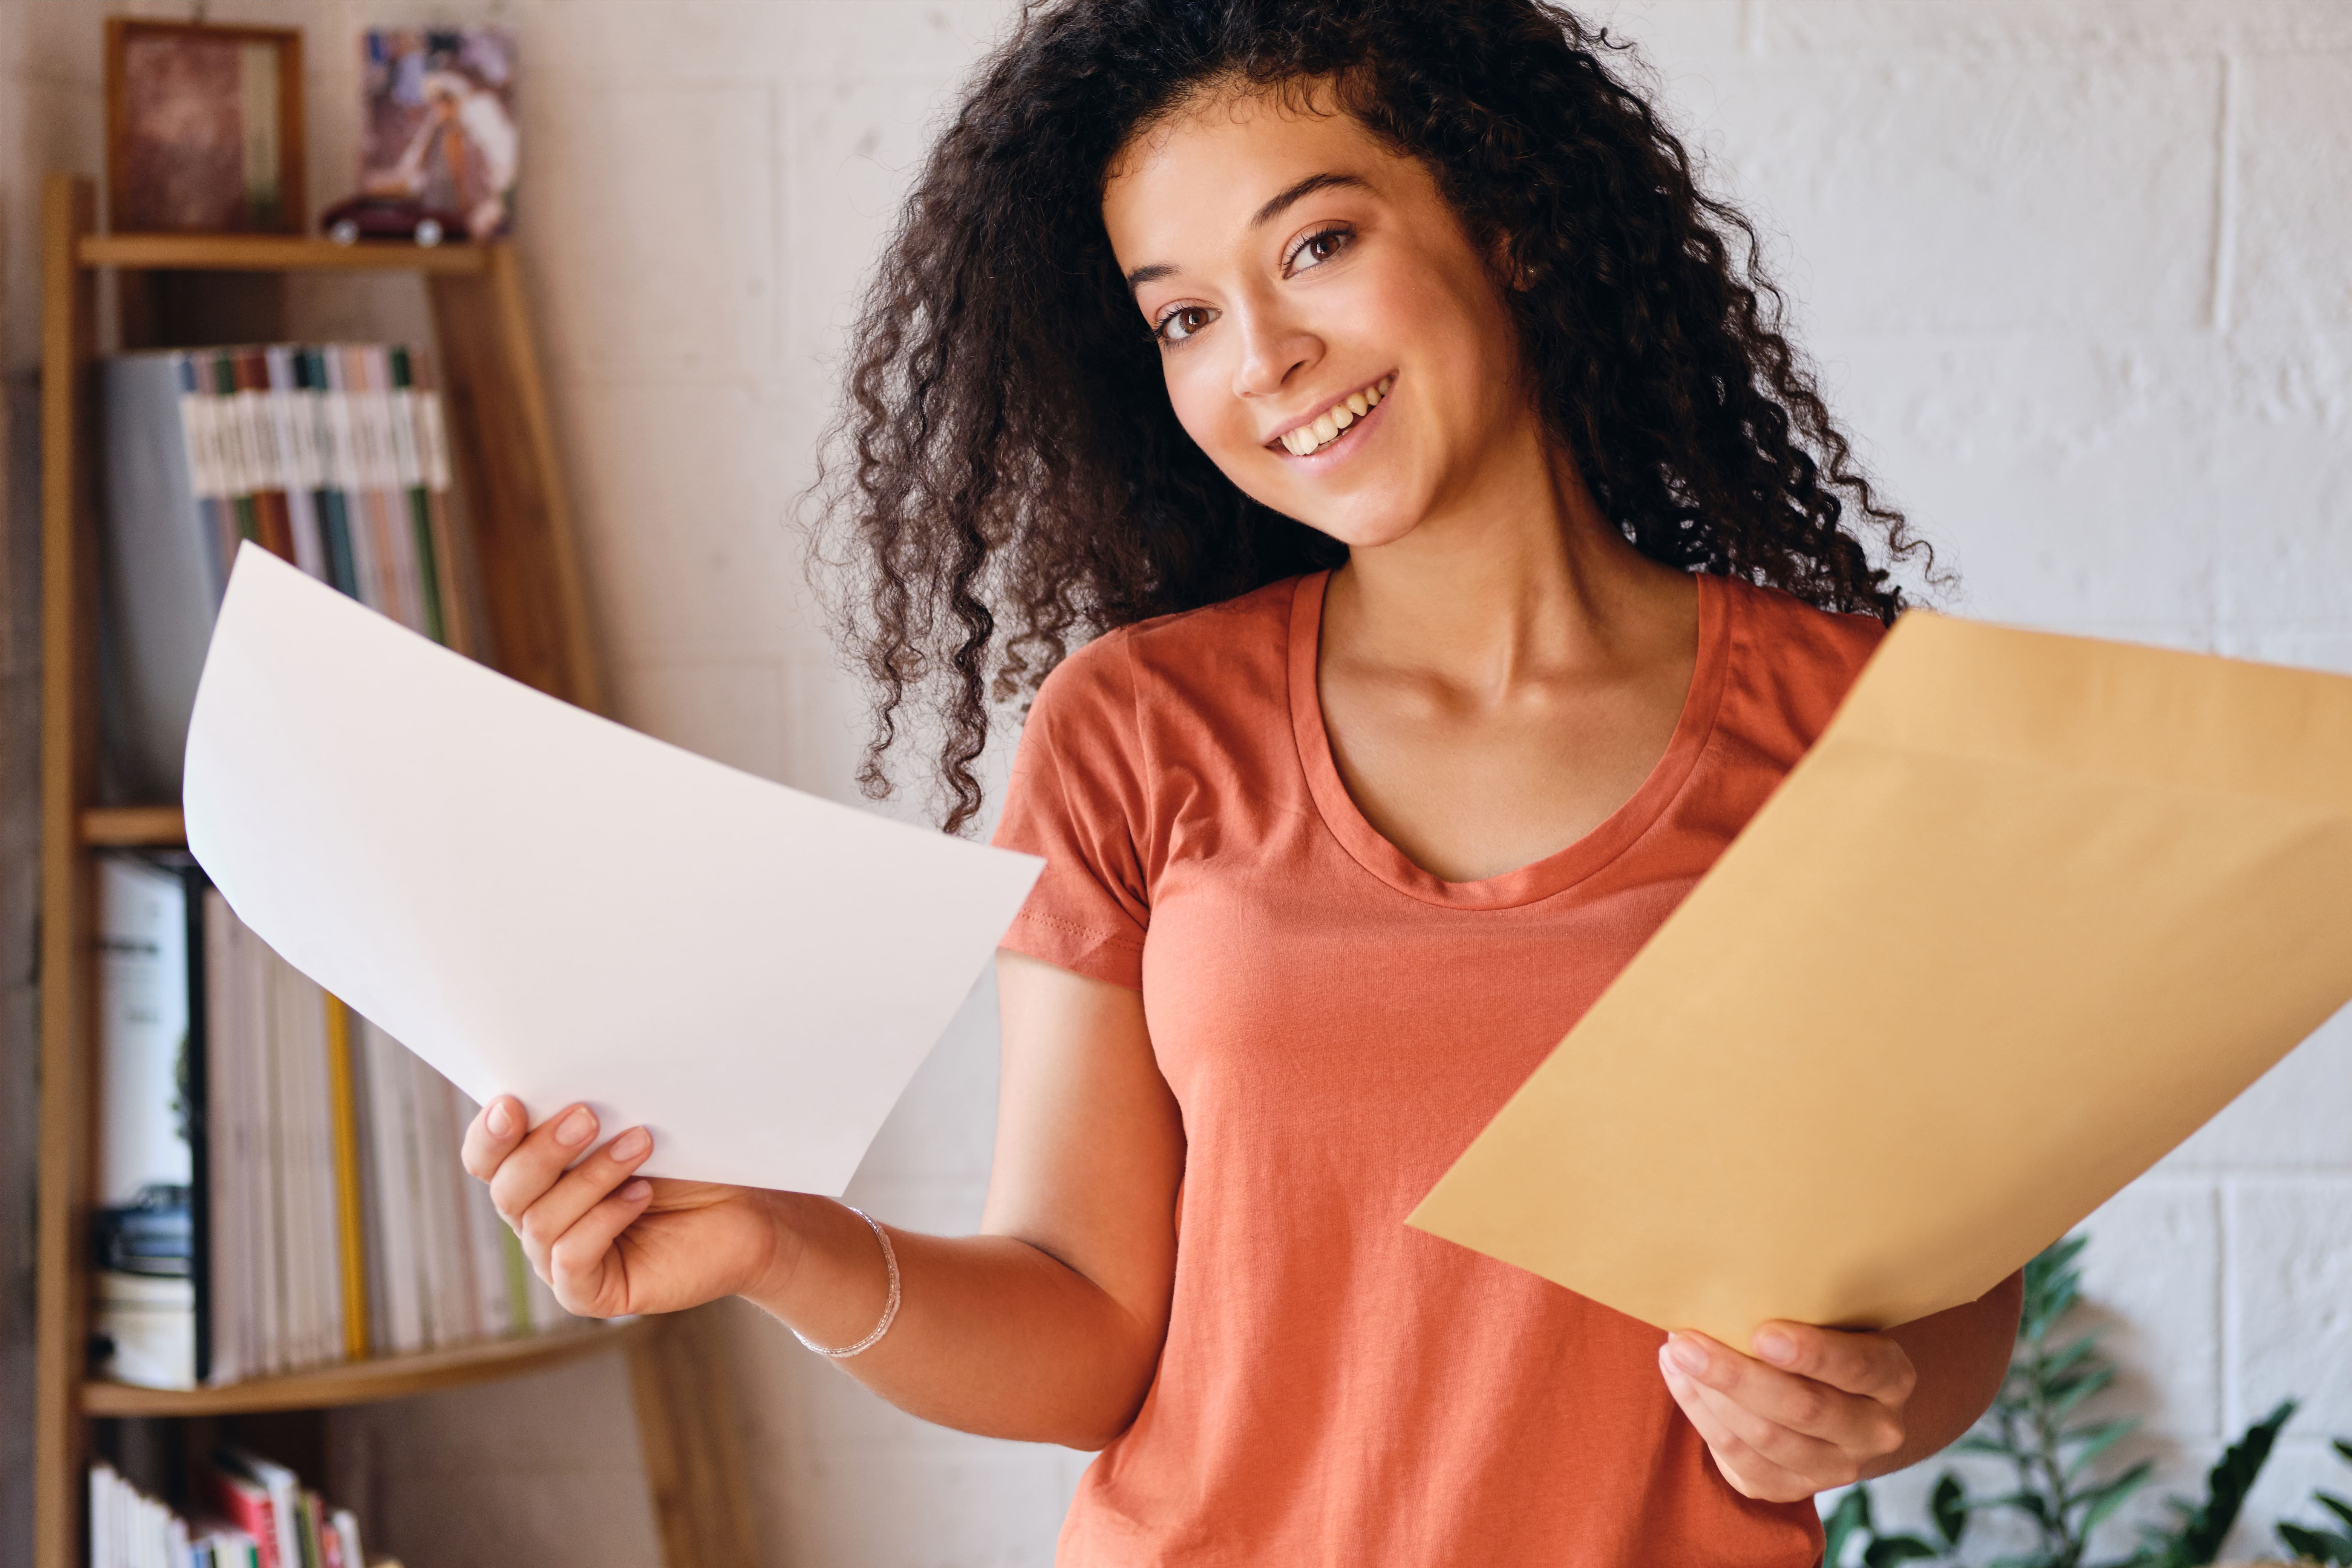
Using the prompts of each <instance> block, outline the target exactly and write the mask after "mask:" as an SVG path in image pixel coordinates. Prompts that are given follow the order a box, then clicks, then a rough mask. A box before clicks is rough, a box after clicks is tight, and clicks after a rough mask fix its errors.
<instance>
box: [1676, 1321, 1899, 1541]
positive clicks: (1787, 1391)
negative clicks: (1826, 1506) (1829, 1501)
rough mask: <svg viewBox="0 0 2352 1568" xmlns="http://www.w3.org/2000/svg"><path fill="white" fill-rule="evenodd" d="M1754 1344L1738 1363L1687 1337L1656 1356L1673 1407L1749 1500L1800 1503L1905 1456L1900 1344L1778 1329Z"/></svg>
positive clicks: (1722, 1348) (1722, 1350)
mask: <svg viewBox="0 0 2352 1568" xmlns="http://www.w3.org/2000/svg"><path fill="white" fill-rule="evenodd" d="M1749 1343H1750V1348H1752V1349H1753V1350H1754V1351H1755V1352H1756V1353H1755V1354H1754V1355H1752V1356H1748V1355H1742V1354H1740V1353H1739V1352H1737V1351H1735V1350H1732V1349H1730V1348H1729V1347H1728V1346H1727V1345H1725V1344H1723V1343H1722V1342H1719V1341H1717V1340H1712V1339H1709V1338H1708V1337H1707V1336H1706V1335H1705V1334H1702V1333H1696V1332H1693V1331H1688V1330H1685V1331H1682V1332H1679V1333H1675V1334H1670V1335H1668V1336H1667V1338H1666V1342H1665V1343H1664V1345H1663V1346H1661V1347H1659V1350H1658V1368H1659V1370H1660V1371H1661V1372H1662V1373H1664V1374H1665V1379H1666V1387H1667V1389H1668V1391H1669V1392H1671V1393H1672V1394H1674V1396H1675V1404H1677V1405H1681V1406H1682V1407H1683V1414H1684V1415H1687V1416H1689V1417H1690V1420H1691V1425H1692V1426H1696V1427H1697V1428H1698V1433H1699V1436H1701V1437H1703V1438H1705V1439H1706V1446H1707V1449H1708V1451H1709V1452H1711V1453H1713V1454H1714V1455H1715V1463H1716V1467H1717V1468H1718V1469H1720V1470H1721V1471H1722V1472H1723V1479H1726V1480H1727V1481H1729V1482H1730V1483H1731V1484H1732V1486H1733V1487H1734V1488H1735V1489H1738V1491H1739V1492H1740V1493H1741V1494H1742V1495H1743V1496H1746V1497H1751V1498H1755V1499H1757V1500H1759V1501H1763V1502H1801V1501H1802V1500H1805V1499H1807V1498H1810V1497H1811V1496H1812V1495H1813V1494H1814V1493H1815V1492H1819V1491H1826V1490H1828V1489H1830V1488H1832V1487H1842V1486H1846V1485H1849V1484H1851V1483H1853V1482H1854V1481H1857V1480H1861V1479H1864V1477H1867V1476H1872V1475H1876V1474H1878V1473H1879V1472H1880V1471H1881V1469H1882V1468H1885V1467H1883V1466H1882V1464H1881V1463H1880V1461H1882V1460H1885V1458H1888V1457H1889V1456H1890V1455H1893V1454H1895V1452H1897V1451H1898V1450H1899V1449H1901V1448H1902V1447H1903V1439H1904V1435H1905V1431H1906V1427H1905V1424H1904V1416H1905V1411H1906V1407H1907V1406H1908V1405H1910V1403H1911V1394H1912V1390H1913V1389H1914V1388H1916V1386H1917V1385H1918V1373H1917V1372H1916V1369H1915V1368H1914V1367H1913V1366H1912V1364H1911V1357H1910V1355H1909V1354H1908V1353H1907V1352H1906V1351H1905V1350H1904V1349H1903V1347H1902V1346H1901V1345H1899V1344H1897V1343H1895V1341H1894V1340H1893V1339H1892V1338H1890V1337H1888V1336H1887V1335H1885V1334H1878V1333H1847V1332H1843V1331H1839V1330H1835V1329H1817V1328H1813V1327H1811V1326H1810V1325H1808V1324H1804V1323H1788V1322H1771V1323H1766V1324H1765V1325H1763V1327H1761V1328H1759V1329H1758V1330H1757V1331H1756V1333H1755V1335H1754V1337H1753V1339H1752V1340H1751V1341H1750V1342H1749Z"/></svg>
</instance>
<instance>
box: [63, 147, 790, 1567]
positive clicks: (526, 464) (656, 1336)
mask: <svg viewBox="0 0 2352 1568" xmlns="http://www.w3.org/2000/svg"><path fill="white" fill-rule="evenodd" d="M97 205H98V204H97V193H96V191H95V189H94V188H93V186H92V184H91V183H90V182H89V180H87V179H83V178H79V177H77V176H73V175H66V174H53V175H51V176H50V177H49V179H48V182H47V186H46V188H45V189H44V191H43V194H42V235H41V252H40V256H41V260H40V277H41V294H42V303H41V357H42V374H41V426H40V428H41V465H40V468H41V477H42V493H41V595H42V599H41V602H42V609H43V614H42V633H41V636H42V676H41V680H42V691H41V796H42V801H41V953H40V963H41V980H40V997H41V1047H40V1051H41V1054H40V1082H41V1106H40V1166H39V1194H38V1204H37V1210H38V1233H37V1242H36V1253H35V1292H34V1293H35V1301H36V1308H35V1310H36V1314H37V1329H36V1334H35V1341H34V1408H33V1420H32V1448H33V1454H34V1481H33V1493H34V1495H33V1556H32V1563H33V1568H81V1564H82V1563H84V1561H85V1556H84V1550H83V1542H84V1531H85V1528H86V1522H87V1521H86V1519H85V1515H84V1510H83V1507H82V1499H83V1495H84V1491H85V1481H84V1477H85V1473H86V1467H87V1466H88V1465H89V1461H90V1459H91V1457H92V1455H93V1452H94V1449H93V1446H92V1438H93V1433H92V1428H93V1424H94V1423H97V1422H103V1421H118V1420H163V1421H173V1422H179V1423H182V1424H183V1425H182V1427H181V1431H182V1433H183V1435H184V1436H186V1435H188V1434H206V1433H216V1432H217V1431H219V1430H221V1424H222V1423H224V1422H226V1423H227V1424H230V1425H232V1426H233V1425H234V1424H236V1423H237V1422H240V1421H267V1422H276V1423H281V1424H283V1423H298V1424H300V1423H307V1424H308V1425H307V1426H302V1427H301V1430H304V1431H307V1432H308V1433H310V1438H309V1439H308V1440H309V1441H310V1443H311V1444H312V1447H311V1448H310V1457H311V1459H312V1461H313V1467H312V1468H316V1467H317V1465H318V1464H320V1463H322V1462H323V1461H322V1460H321V1459H320V1453H321V1452H322V1451H323V1444H324V1442H325V1440H326V1428H325V1426H324V1421H323V1417H321V1416H320V1415H318V1413H319V1412H320V1411H323V1410H327V1409H330V1408H332V1407H335V1406H339V1405H359V1404H366V1403H370V1402H373V1401H378V1400H388V1399H398V1398H403V1397H405V1396H407V1395H410V1394H421V1393H424V1392H425V1391H427V1390H430V1389H443V1388H454V1387H458V1386H461V1385H466V1384H485V1383H489V1382H492V1381H495V1380H497V1379H500V1378H508V1377H513V1376H516V1375H518V1374H520V1373H530V1372H535V1371H540V1370H542V1369H544V1368H548V1367H551V1366H556V1365H560V1364H562V1363H565V1362H569V1361H573V1360H577V1359H580V1358H583V1357H586V1356H590V1355H595V1354H602V1353H609V1352H620V1353H622V1354H624V1355H625V1356H626V1358H627V1361H628V1368H629V1383H630V1389H631V1394H632V1398H633V1401H634V1404H635V1414H636V1426H637V1436H638V1442H639V1447H640V1449H641V1451H642V1453H643V1454H644V1456H645V1464H646V1487H647V1490H648V1492H649V1494H650V1497H651V1500H652V1504H653V1511H654V1518H655V1525H656V1531H657V1532H658V1534H659V1537H660V1540H661V1542H662V1557H663V1561H664V1563H667V1565H668V1568H689V1565H692V1568H749V1564H750V1563H751V1562H752V1560H753V1556H752V1551H751V1527H750V1521H749V1516H748V1510H747V1509H746V1507H745V1503H744V1498H743V1487H742V1473H741V1466H740V1458H739V1456H738V1454H737V1450H736V1446H735V1445H736V1437H735V1431H734V1424H733V1422H732V1421H731V1419H730V1416H729V1404H730V1396H731V1388H730V1379H729V1377H728V1376H727V1374H726V1373H725V1371H724V1369H723V1367H722V1366H721V1365H720V1364H719V1359H718V1353H717V1351H716V1348H715V1346H714V1345H713V1343H712V1335H713V1333H714V1328H713V1324H712V1320H711V1318H710V1316H709V1313H707V1312H689V1313H683V1314H677V1315H674V1316H669V1317H661V1318H650V1319H646V1320H643V1321H636V1322H632V1323H626V1324H622V1325H618V1326H613V1327H596V1328H583V1329H578V1330H561V1331H555V1332H551V1333H546V1334H541V1335H538V1336H533V1337H530V1338H524V1339H512V1340H496V1341H489V1342H479V1343H476V1344H471V1345H465V1346H460V1347H456V1348H452V1349H447V1350H441V1351H434V1352H426V1353H424V1354H420V1355H409V1356H397V1357H383V1358H379V1359H375V1360H371V1361H363V1362H354V1363H345V1364H342V1365H340V1366H332V1367H324V1368H320V1369H319V1370H316V1371H312V1372H305V1373H294V1374H290V1375H288V1376H283V1377H274V1378H268V1379H257V1380H254V1381H251V1382H247V1383H242V1384H234V1385H231V1386H229V1387H225V1388H217V1389H202V1390H194V1391H188V1392H175V1391H167V1390H157V1389H145V1388H134V1387H131V1386H130V1385H127V1384H118V1383H112V1382H108V1381H104V1380H98V1379H93V1378H91V1377H90V1376H89V1321H90V1300H91V1295H90V1289H91V1282H90V1266H89V1237H90V1224H89V1222H90V1208H91V1190H92V1184H93V1170H92V1164H93V1158H94V1153H95V1148H94V1145H95V1143H96V1138H95V1121H96V1105H95V1098H96V1087H97V1086H96V1084H95V1082H94V1079H95V1076H96V1075H95V1072H94V1070H93V1058H94V1056H95V1049H96V1012H97V1003H98V991H97V984H96V963H95V960H96V957H97V951H96V945H95V933H94V928H93V910H94V905H95V902H96V899H95V876H96V857H95V855H94V853H93V851H95V850H98V849H100V848H109V847H142V846H143V847H165V846H173V845H179V844H183V843H184V842H185V837H184V835H185V826H184V821H183V818H182V816H181V812H180V809H179V807H177V806H174V805H137V806H100V805H94V804H93V802H94V800H95V797H96V784H97V743H96V735H97V728H98V726H97V665H98V657H97V619H98V597H99V595H98V572H97V564H96V563H97V553H98V552H97V550H96V548H95V543H96V537H97V526H98V525H97V520H96V516H95V506H94V500H95V497H96V484H95V475H94V472H93V468H94V459H93V455H94V453H95V451H96V449H97V442H96V437H97V434H98V432H97V426H96V399H95V397H94V395H93V386H94V382H95V374H94V371H93V362H94V361H95V359H96V357H97V355H98V353H99V350H100V342H99V327H98V317H99V311H98V281H99V274H100V272H101V271H103V270H111V271H112V272H113V273H114V275H115V277H116V279H117V280H118V283H119V289H118V295H119V300H120V304H121V310H120V311H119V315H120V320H121V338H122V340H123V341H122V344H121V346H122V347H124V348H127V349H144V348H158V347H171V346H188V345H194V344H202V343H217V342H223V341H228V342H272V341H277V340H278V339H280V338H282V337H284V336H285V335H286V334H285V332H284V330H283V328H284V321H283V319H282V318H283V300H282V290H279V289H277V287H276V283H275V280H274V279H272V278H271V276H270V275H272V274H277V275H280V276H282V275H283V274H286V273H289V272H320V273H355V272H386V271H391V272H405V273H408V274H411V275H412V276H414V277H415V278H416V279H417V280H418V282H419V283H420V284H421V285H422V286H423V288H424V289H425V295H426V300H427V303H428V304H429V306H430V308H431V311H432V317H433V322H434V331H435V336H436V339H437V340H438V344H437V347H438V351H439V362H440V363H441V365H442V366H443V369H444V373H445V385H446V395H447V398H448V403H449V408H450V412H451V425H452V427H453V428H452V431H451V434H452V436H453V437H454V443H453V451H452V457H453V458H454V459H455V465H454V466H455V467H456V468H457V479H458V481H459V483H460V485H461V487H462V489H463V491H464V496H465V500H466V510H467V514H468V516H469V518H470V521H471V530H470V532H471V542H472V545H473V551H474V554H475V557H476V568H477V572H478V576H479V579H480V589H481V592H480V595H479V598H480V605H479V610H480V615H481V619H482V620H483V621H484V622H485V623H486V627H484V628H478V629H486V630H487V633H488V637H487V641H486V644H484V645H480V646H486V647H488V648H489V649H494V650H495V658H493V659H492V660H491V662H493V663H494V665H495V666H496V668H499V670H501V671H502V672H503V673H505V674H507V675H509V676H511V677H513V678H514V679H518V680H521V681H523V682H525V683H526V684H528V685H530V686H533V687H535V688H537V689H540V690H541V691H544V692H546V693H548V694H549V695H550V696H552V697H557V698H561V699H562V700H565V701H568V702H572V703H576V704H578V705H579V706H581V707H583V708H586V709H588V710H591V711H594V712H602V711H604V705H605V704H604V686H603V683H602V679H601V675H600V672H599V670H598V669H597V667H596V659H595V651H594V647H593V643H592V641H591V639H590V637H589V631H588V622H587V612H586V595H585V594H584V592H583V585H582V583H581V575H580V567H579V560H578V555H577V552H576V548H575V545H574V542H573V534H572V514H571V501H570V498H569V495H568V493H567V490H566V487H565V483H564V476H563V473H562V469H561V468H560V466H559V465H558V463H557V461H556V450H555V440H554V432H553V427H552V421H551V417H550V416H549V410H548V401H547V395H546V389H545V387H544V385H543V384H541V379H540V371H539V352H538V347H537V344H536V342H534V340H533V336H532V332H531V327H530V309H529V306H530V300H529V295H528V291H527V289H526V287H525V284H524V281H523V278H522V272H521V268H520V265H519V264H518V263H517V261H516V258H515V255H514V252H513V250H512V249H511V248H510V247H508V246H506V245H503V244H494V245H487V246H470V245H452V246H442V247H434V248H431V249H421V248H418V247H414V246H405V245H357V246H339V245H334V244H331V243H329V242H327V241H325V240H316V239H305V238H298V237H291V236H252V235H231V236H206V235H152V234H133V235H101V234H99V233H98V232H97V220H96V214H97ZM218 274H245V275H247V277H246V278H244V279H236V278H222V277H218V276H215V275H218ZM216 285H231V286H233V287H226V288H224V287H215V286H216ZM289 1430H290V1428H289ZM203 1440H204V1441H205V1442H210V1441H213V1440H214V1438H213V1437H212V1436H205V1437H204V1438H203ZM298 1468H299V1466H298Z"/></svg>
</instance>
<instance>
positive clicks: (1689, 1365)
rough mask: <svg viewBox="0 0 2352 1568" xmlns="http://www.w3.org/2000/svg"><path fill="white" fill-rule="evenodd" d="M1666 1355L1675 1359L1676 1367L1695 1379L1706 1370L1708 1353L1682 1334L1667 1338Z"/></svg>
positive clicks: (1671, 1335)
mask: <svg viewBox="0 0 2352 1568" xmlns="http://www.w3.org/2000/svg"><path fill="white" fill-rule="evenodd" d="M1666 1353H1667V1354H1668V1355H1670V1356H1673V1357H1674V1358H1675V1365H1676V1366H1678V1367H1680V1368H1682V1369H1683V1370H1684V1371H1685V1372H1686V1373H1690V1374H1691V1375H1692V1376H1693V1377H1696V1376H1697V1375H1698V1374H1699V1373H1703V1372H1705V1371H1706V1352H1705V1351H1703V1350H1701V1349H1699V1348H1698V1346H1696V1345H1695V1344H1693V1343H1691V1342H1690V1341H1688V1340H1686V1339H1684V1338H1683V1337H1682V1336H1681V1335H1680V1334H1670V1335H1668V1336H1667V1338H1666Z"/></svg>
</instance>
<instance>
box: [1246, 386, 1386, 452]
mask: <svg viewBox="0 0 2352 1568" xmlns="http://www.w3.org/2000/svg"><path fill="white" fill-rule="evenodd" d="M1395 384H1396V377H1395V376H1394V375H1384V376H1382V377H1381V379H1380V380H1379V381H1377V382H1374V383H1373V384H1371V385H1370V386H1368V387H1365V388H1364V389H1363V390H1362V391H1360V392H1351V393H1349V394H1348V395H1347V396H1345V397H1343V398H1341V399H1340V400H1339V402H1337V403H1335V404H1333V405H1331V406H1330V407H1328V408H1327V409H1325V410H1324V411H1323V412H1322V413H1320V414H1318V415H1317V416H1315V417H1314V418H1312V419H1310V420H1308V421H1307V423H1306V424H1304V425H1300V426H1296V427H1295V428H1292V429H1289V430H1286V431H1284V432H1283V433H1282V434H1281V435H1280V436H1277V437H1275V439H1276V440H1278V441H1280V442H1281V443H1282V445H1283V447H1284V449H1285V450H1286V451H1287V452H1289V454H1290V455H1291V456H1292V457H1294V458H1308V457H1312V456H1314V455H1315V453H1316V452H1317V451H1318V450H1319V449H1320V448H1322V447H1328V446H1329V445H1330V444H1331V443H1332V442H1334V441H1336V440H1338V439H1339V432H1340V431H1342V430H1345V429H1346V428H1347V427H1348V426H1350V425H1353V424H1354V423H1355V422H1356V421H1357V420H1359V419H1361V418H1362V417H1363V416H1365V415H1367V414H1370V412H1371V411H1372V410H1373V409H1375V408H1377V407H1379V406H1380V404H1381V399H1382V398H1384V397H1386V396H1387V395H1389V389H1390V388H1391V387H1392V386H1394V385H1395Z"/></svg>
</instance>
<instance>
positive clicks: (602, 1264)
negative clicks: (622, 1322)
mask: <svg viewBox="0 0 2352 1568" xmlns="http://www.w3.org/2000/svg"><path fill="white" fill-rule="evenodd" d="M653 1195H654V1184H652V1183H651V1182H648V1181H646V1180H644V1179H643V1178H638V1179H636V1180H634V1181H631V1182H629V1183H627V1184H625V1185H624V1186H623V1187H622V1188H621V1190H620V1191H619V1192H617V1193H614V1194H613V1195H612V1196H611V1197H609V1198H606V1199H604V1201H603V1202H602V1203H599V1204H598V1205H596V1206H595V1207H593V1208H592V1209H590V1210H589V1211H588V1212H587V1213H586V1214H584V1215H581V1216H580V1218H579V1219H578V1220H576V1221H575V1222H573V1224H572V1228H571V1229H569V1230H567V1231H565V1232H564V1233H563V1234H562V1236H561V1237H557V1238H556V1242H555V1245H554V1246H553V1247H551V1248H549V1249H548V1255H547V1282H548V1284H549V1285H550V1286H551V1287H552V1288H553V1289H554V1291H555V1299H556V1300H558V1301H560V1302H562V1304H563V1310H565V1311H567V1312H571V1313H574V1314H576V1315H578V1316H580V1317H583V1318H609V1317H612V1316H614V1315H615V1314H616V1313H619V1312H621V1311H624V1310H626V1308H627V1303H628V1272H627V1268H626V1265H625V1263H624V1262H623V1260H622V1258H621V1256H620V1253H619V1252H618V1250H617V1249H616V1248H615V1247H614V1245H613V1244H614V1242H616V1241H618V1240H619V1239H620V1236H621V1233H622V1232H623V1231H625V1230H626V1229H628V1228H629V1226H632V1225H634V1224H635V1223H636V1218H637V1216H638V1215H641V1214H643V1213H645V1212H646V1204H647V1203H648V1202H650V1201H651V1200H652V1198H653Z"/></svg>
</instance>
